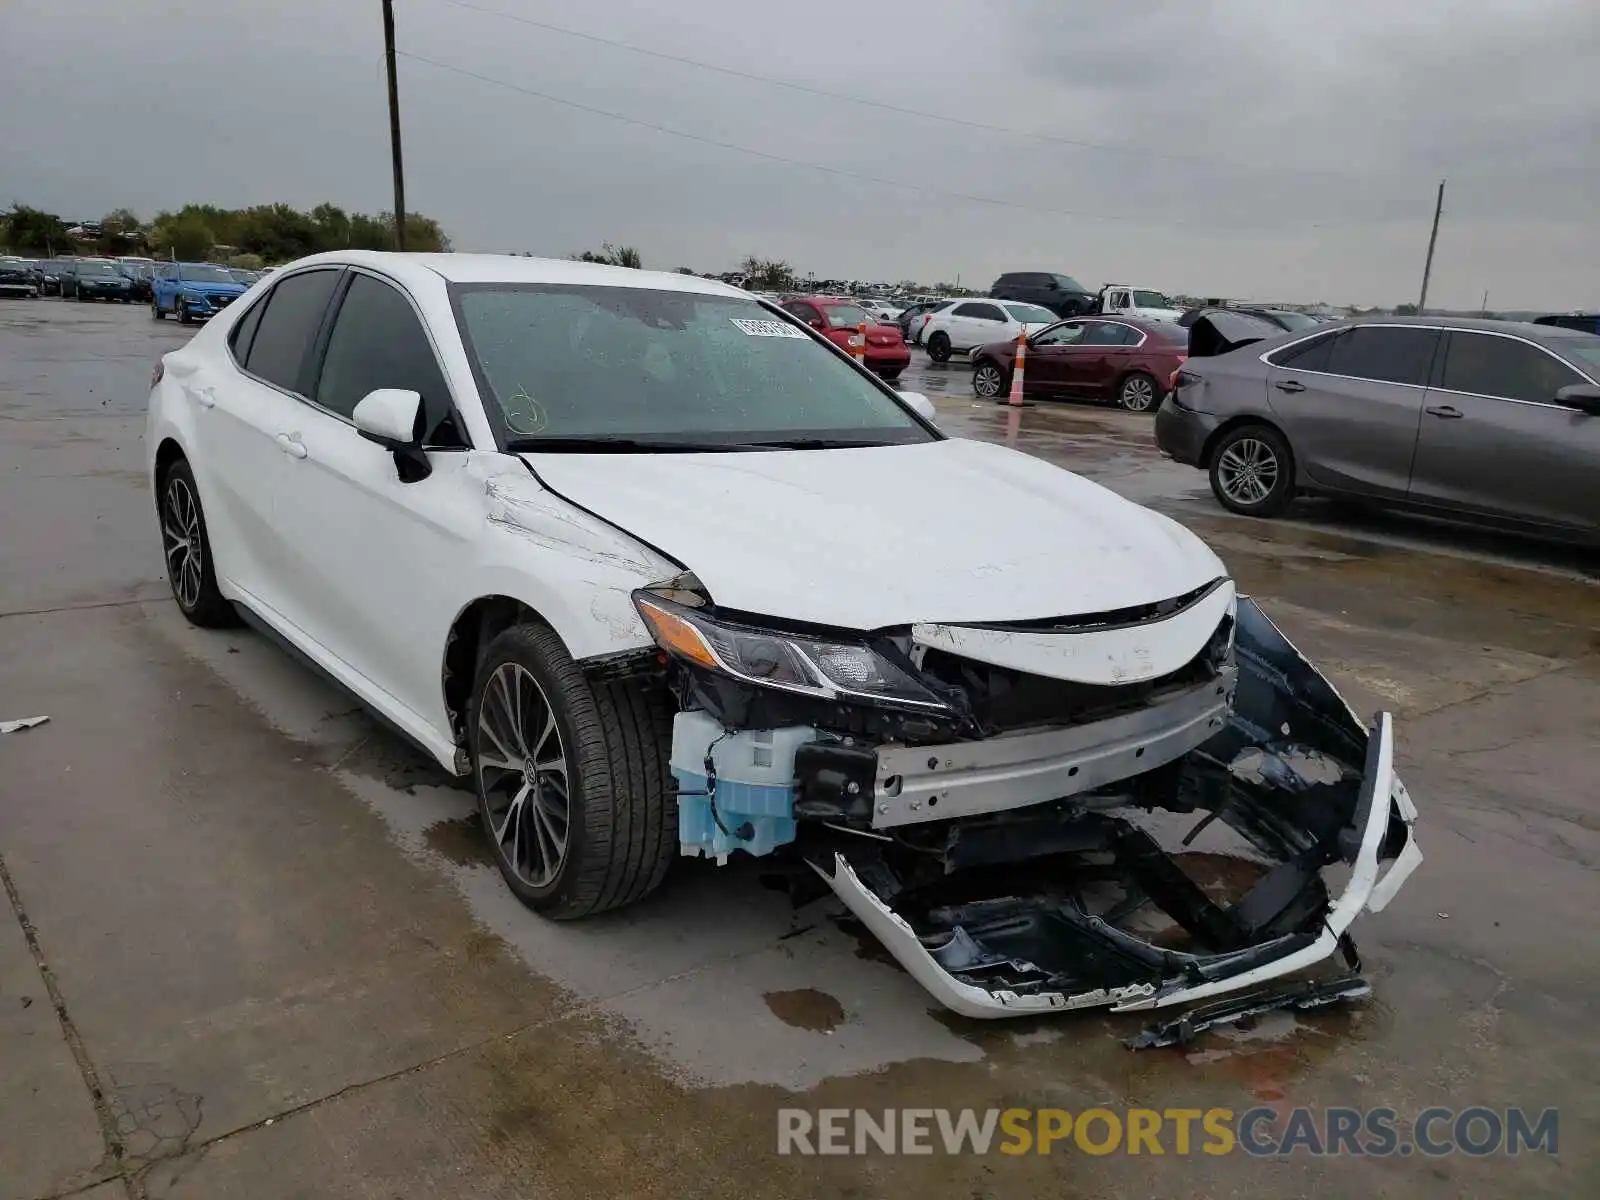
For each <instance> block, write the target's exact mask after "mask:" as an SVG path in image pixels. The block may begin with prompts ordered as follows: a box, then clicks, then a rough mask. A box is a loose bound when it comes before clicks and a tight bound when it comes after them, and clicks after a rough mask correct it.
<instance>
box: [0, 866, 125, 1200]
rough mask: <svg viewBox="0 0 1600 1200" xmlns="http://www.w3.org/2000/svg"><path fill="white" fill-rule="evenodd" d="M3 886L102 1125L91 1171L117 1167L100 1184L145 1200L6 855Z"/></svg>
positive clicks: (0, 881)
mask: <svg viewBox="0 0 1600 1200" xmlns="http://www.w3.org/2000/svg"><path fill="white" fill-rule="evenodd" d="M0 886H3V887H4V888H5V893H6V899H7V900H9V901H10V902H11V911H12V913H13V915H15V917H16V919H17V924H18V925H19V926H21V928H22V936H23V939H24V940H25V941H26V942H27V943H28V953H29V954H31V955H32V956H33V965H34V967H35V969H37V970H38V972H39V976H40V978H41V979H42V980H43V981H44V988H45V992H46V993H47V994H48V995H49V997H50V1003H51V1005H52V1006H53V1007H54V1008H55V1011H56V1020H57V1021H58V1022H59V1023H60V1025H61V1035H62V1037H64V1038H65V1039H66V1042H67V1048H68V1049H69V1050H71V1051H72V1057H73V1059H74V1060H75V1061H76V1062H77V1064H78V1074H79V1075H80V1076H81V1077H82V1078H83V1086H84V1087H85V1088H87V1089H88V1091H89V1099H90V1101H91V1103H93V1105H94V1115H95V1117H96V1119H97V1120H98V1121H99V1122H100V1137H101V1140H102V1141H104V1143H105V1155H104V1157H103V1158H102V1159H101V1161H100V1162H99V1163H97V1164H96V1165H95V1167H94V1168H92V1169H93V1170H95V1171H97V1172H103V1171H104V1170H106V1169H107V1168H108V1167H110V1166H113V1165H114V1166H115V1167H116V1170H114V1171H113V1172H112V1173H111V1174H110V1175H108V1176H106V1177H105V1178H103V1179H101V1180H100V1182H101V1183H104V1182H106V1180H107V1179H114V1178H118V1177H120V1178H121V1179H122V1180H123V1183H124V1186H125V1187H126V1188H127V1190H128V1194H129V1196H130V1197H132V1200H144V1189H143V1188H142V1187H140V1186H139V1185H138V1183H137V1181H136V1180H135V1179H134V1178H133V1177H132V1176H131V1175H130V1174H129V1173H128V1170H127V1165H126V1158H125V1148H124V1146H123V1144H122V1139H121V1137H120V1136H119V1135H118V1133H117V1122H116V1118H115V1116H113V1115H112V1112H111V1105H110V1103H109V1102H108V1101H107V1099H106V1093H105V1088H104V1086H103V1085H102V1084H101V1082H100V1073H99V1071H98V1070H97V1069H96V1068H95V1065H94V1061H93V1060H92V1059H91V1058H90V1057H89V1049H88V1047H87V1046H85V1045H84V1043H83V1037H82V1035H81V1034H79V1032H78V1027H77V1025H76V1024H74V1023H73V1020H72V1014H71V1013H69V1012H68V1011H67V1001H66V998H65V997H64V996H63V995H62V994H61V985H60V984H59V983H58V982H57V980H56V976H55V972H54V971H52V970H51V969H50V964H49V962H47V961H46V960H45V956H44V949H43V947H41V946H40V944H39V931H38V930H37V929H35V928H34V925H33V921H32V920H31V919H30V918H29V916H28V912H27V909H26V908H24V907H23V904H22V894H21V893H20V892H18V891H17V884H16V881H15V880H14V879H12V878H11V869H10V868H9V867H7V866H6V860H5V856H4V855H0ZM69 1194H70V1193H69Z"/></svg>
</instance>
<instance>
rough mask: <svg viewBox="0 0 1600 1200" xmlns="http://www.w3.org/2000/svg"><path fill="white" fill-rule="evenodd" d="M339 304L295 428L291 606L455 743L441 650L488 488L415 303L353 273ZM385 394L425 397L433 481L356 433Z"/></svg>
mask: <svg viewBox="0 0 1600 1200" xmlns="http://www.w3.org/2000/svg"><path fill="white" fill-rule="evenodd" d="M334 306H335V307H334V311H333V315H332V317H331V320H330V322H329V324H328V326H327V327H326V328H325V330H324V333H323V335H322V337H321V338H320V339H319V341H318V345H317V347H316V349H315V350H314V352H313V354H314V367H313V373H312V374H313V382H312V386H311V389H310V391H309V392H308V393H307V396H308V398H305V399H302V400H301V402H300V403H299V405H298V406H297V409H296V411H295V413H294V414H293V418H292V423H291V425H290V427H289V428H287V429H285V430H284V431H283V433H284V435H285V437H286V439H287V442H288V444H289V446H290V448H291V449H290V453H289V459H288V466H289V469H288V479H287V482H286V485H285V486H284V487H283V489H282V490H281V491H280V492H279V495H278V503H277V507H276V513H277V517H278V523H279V528H280V532H281V535H282V537H283V539H284V541H285V542H286V543H287V544H288V545H289V546H290V547H291V548H292V562H291V565H290V571H289V581H288V584H287V586H288V588H289V590H290V591H291V592H292V597H291V599H290V601H289V603H291V604H292V606H293V611H294V612H295V613H296V614H297V620H298V621H299V622H300V624H301V625H302V628H303V629H304V630H305V632H306V633H307V634H308V635H309V636H310V637H312V638H313V639H315V641H317V642H318V643H319V644H320V645H321V646H322V647H324V648H325V650H326V651H327V652H328V653H330V654H331V655H332V656H334V657H336V658H337V659H338V660H340V662H341V663H342V664H343V665H344V666H345V668H347V670H349V671H351V672H353V673H354V674H356V675H357V676H359V677H360V679H361V680H364V681H366V683H367V684H368V685H369V690H371V691H376V692H377V693H379V695H377V696H376V697H374V699H375V700H376V702H377V703H379V705H380V707H382V708H385V709H387V710H388V713H389V715H390V716H391V718H392V719H394V720H396V722H397V723H398V724H400V725H401V726H402V727H403V728H404V727H406V726H408V725H413V724H415V723H421V724H423V725H424V726H426V727H429V728H431V729H433V730H434V731H436V732H437V734H438V736H441V737H444V738H446V739H448V738H449V724H448V719H447V717H446V715H445V711H444V700H443V694H442V691H441V684H440V677H439V654H440V652H441V649H442V647H443V644H444V641H443V639H444V634H445V631H446V630H447V629H449V627H450V622H451V621H452V620H453V619H454V618H455V615H456V614H455V612H454V609H453V605H454V603H455V598H456V596H457V581H458V580H459V579H460V577H461V576H462V574H463V573H464V572H465V571H466V570H467V569H468V566H469V561H470V557H471V554H472V547H473V544H474V543H473V541H472V537H473V535H474V534H475V533H476V532H477V531H478V530H479V529H481V527H482V523H483V484H482V481H481V480H478V481H476V482H474V481H473V480H472V479H470V478H469V477H468V474H467V471H466V464H467V458H468V453H467V452H468V449H469V447H468V443H467V439H466V437H465V435H464V433H463V430H464V428H465V426H464V424H463V422H462V420H461V417H460V413H459V410H458V409H457V407H456V403H455V397H454V395H453V393H452V391H451V388H450V386H449V384H448V382H447V380H446V376H445V373H444V370H443V368H442V367H441V366H440V362H439V356H438V353H437V351H436V349H435V345H434V341H433V338H432V337H431V336H430V333H429V331H428V329H427V326H426V324H425V322H424V320H423V318H422V316H421V311H420V309H419V308H418V307H417V306H416V305H415V304H414V303H413V302H412V299H411V298H410V296H409V295H408V294H407V293H406V292H405V291H403V290H402V289H401V288H400V287H399V285H398V284H396V283H395V282H394V281H392V280H390V279H387V278H385V277H382V276H379V275H377V274H376V273H369V272H367V271H366V270H364V269H358V268H351V269H350V270H349V271H348V273H347V278H346V280H345V282H344V285H343V287H342V288H341V290H340V293H339V294H338V295H336V296H335V299H334ZM379 388H401V389H405V390H407V391H413V392H417V393H418V394H420V395H421V397H422V417H421V421H420V424H421V426H422V429H421V435H422V443H423V447H424V452H425V454H426V457H427V459H428V462H429V466H430V467H431V473H430V474H429V475H428V476H427V477H426V478H423V479H419V480H417V481H415V482H411V483H407V482H402V480H401V478H400V475H399V472H398V471H397V469H396V464H395V458H394V455H393V453H392V452H390V451H388V450H385V449H384V448H383V447H381V446H379V445H377V444H376V443H374V442H371V441H368V440H367V439H366V438H364V437H362V436H361V434H360V432H359V431H358V430H357V429H356V427H355V422H354V415H353V414H354V412H355V408H356V405H357V404H359V403H360V402H361V400H362V399H363V398H365V397H366V396H367V395H368V394H369V393H371V392H373V391H375V390H377V389H379ZM361 690H362V689H361V688H360V687H357V691H358V692H360V691H361Z"/></svg>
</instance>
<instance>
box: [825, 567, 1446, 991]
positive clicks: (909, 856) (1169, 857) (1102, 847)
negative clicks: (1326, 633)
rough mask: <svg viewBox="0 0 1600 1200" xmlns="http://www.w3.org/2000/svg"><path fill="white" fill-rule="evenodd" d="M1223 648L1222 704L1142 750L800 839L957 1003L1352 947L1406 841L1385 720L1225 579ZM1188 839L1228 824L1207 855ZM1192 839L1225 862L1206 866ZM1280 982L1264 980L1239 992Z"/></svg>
mask: <svg viewBox="0 0 1600 1200" xmlns="http://www.w3.org/2000/svg"><path fill="white" fill-rule="evenodd" d="M1236 655H1237V662H1238V667H1239V679H1238V686H1237V692H1236V697H1235V703H1234V705H1233V709H1232V711H1231V713H1230V714H1229V715H1228V718H1227V721H1226V724H1225V725H1224V726H1223V727H1222V728H1221V729H1219V730H1218V731H1217V732H1215V733H1214V734H1213V735H1212V736H1211V737H1210V738H1209V739H1208V740H1206V741H1205V742H1204V743H1203V744H1202V745H1200V746H1198V747H1197V748H1196V749H1194V750H1193V751H1191V752H1190V753H1188V754H1186V755H1184V756H1183V757H1182V758H1180V759H1177V760H1175V761H1174V762H1173V763H1171V764H1169V765H1168V766H1166V767H1164V768H1161V769H1158V770H1156V771H1152V772H1146V773H1145V774H1143V775H1140V776H1136V777H1134V778H1132V779H1127V780H1123V781H1121V782H1119V783H1117V784H1114V785H1110V786H1107V787H1104V788H1100V789H1097V790H1095V791H1092V792H1088V793H1085V794H1082V795H1079V796H1076V797H1074V798H1073V799H1071V800H1069V801H1065V802H1061V803H1058V804H1053V805H1048V804H1047V805H1036V806H1033V807H1031V808H1026V809H1021V810H1019V811H1017V812H1015V813H998V814H991V815H989V816H986V817H984V818H981V819H979V818H969V819H967V820H964V821H953V822H945V823H944V824H942V825H923V826H918V827H916V828H914V829H910V830H906V831H904V832H903V834H902V836H900V837H899V838H898V839H897V840H895V841H893V842H890V843H881V842H880V843H871V844H855V845H850V846H846V847H843V848H837V847H835V848H832V849H831V853H829V854H827V855H816V854H812V855H809V856H808V860H809V861H810V862H811V864H812V866H813V867H814V868H815V869H816V870H817V872H818V873H819V874H820V875H821V876H822V877H823V878H824V879H826V880H827V881H828V883H829V884H830V885H831V886H832V888H833V890H834V891H835V893H836V894H837V895H838V896H839V897H840V898H841V899H842V900H843V901H844V903H845V904H846V906H847V907H848V908H849V909H850V911H851V912H852V913H853V914H854V915H855V916H856V917H857V918H858V919H859V920H860V921H861V922H862V923H863V924H864V925H865V926H866V927H867V928H868V929H869V930H871V931H872V933H873V934H874V935H875V936H876V937H878V938H879V940H881V941H882V942H883V943H884V945H885V946H886V947H887V948H888V950H889V951H890V952H891V953H892V954H893V955H894V957H895V958H896V959H897V960H898V961H899V962H900V964H901V965H902V966H904V967H905V969H906V970H907V971H908V972H910V973H911V975H912V976H913V977H914V978H916V979H917V980H918V981H919V982H920V983H922V984H923V986H924V987H926V988H927V989H928V990H929V991H930V992H932V993H933V995H934V996H935V997H936V998H937V999H938V1000H940V1002H941V1003H943V1004H944V1005H945V1006H946V1007H948V1008H951V1009H952V1010H954V1011H956V1012H959V1013H962V1014H964V1015H967V1016H971V1017H980V1018H994V1017H1008V1016H1020V1015H1025V1014H1029V1013H1039V1012H1053V1011H1064V1010H1069V1009H1074V1008H1084V1007H1097V1006H1111V1007H1113V1008H1115V1009H1116V1010H1119V1011H1125V1010H1136V1009H1146V1008H1161V1007H1169V1006H1173V1005H1178V1004H1185V1003H1189V1002H1193V1001H1199V1000H1205V999H1209V998H1211V997H1214V996H1218V995H1222V994H1225V993H1236V992H1239V991H1242V990H1252V989H1257V988H1259V987H1260V986H1261V985H1262V984H1265V983H1268V982H1269V981H1272V980H1275V979H1279V978H1281V977H1282V976H1285V975H1288V974H1291V973H1294V972H1298V971H1300V970H1303V969H1305V968H1307V967H1311V966H1314V965H1316V964H1318V963H1320V962H1322V961H1323V960H1326V959H1328V958H1330V957H1332V956H1333V955H1335V954H1336V953H1338V952H1339V951H1340V950H1341V948H1343V949H1344V950H1345V952H1346V954H1347V956H1348V957H1353V955H1354V949H1353V945H1352V944H1351V943H1350V941H1349V938H1348V934H1347V931H1348V929H1349V927H1350V925H1351V923H1352V922H1353V921H1354V919H1355V917H1356V916H1357V915H1358V914H1359V913H1360V912H1362V911H1363V910H1366V909H1369V908H1376V907H1381V906H1382V905H1383V904H1385V903H1387V902H1388V900H1389V899H1390V898H1392V896H1393V895H1394V893H1395V892H1396V891H1398V889H1399V887H1400V885H1401V884H1402V883H1403V882H1404V880H1405V878H1406V876H1408V875H1409V874H1410V872H1411V871H1412V870H1413V869H1414V868H1415V866H1416V865H1417V863H1418V862H1419V861H1420V859H1421V852H1420V850H1418V848H1417V845H1416V842H1415V838H1414V833H1413V828H1412V826H1413V823H1414V821H1415V816H1416V810H1415V808H1414V806H1413V805H1412V802H1411V800H1410V797H1409V796H1408V795H1407V793H1406V791H1405V789H1404V787H1403V785H1401V784H1400V783H1399V781H1398V780H1397V779H1396V778H1395V776H1394V747H1393V725H1392V721H1391V719H1390V717H1389V716H1388V714H1379V716H1378V718H1377V719H1376V721H1375V722H1374V724H1373V725H1372V727H1371V728H1370V729H1369V728H1366V727H1364V726H1363V725H1362V723H1361V722H1360V721H1359V720H1358V719H1357V718H1356V717H1355V715H1354V713H1353V712H1352V711H1351V710H1350V708H1349V706H1348V705H1346V704H1345V703H1344V701H1343V700H1342V699H1341V698H1340V697H1339V695H1338V694H1337V692H1335V690H1334V689H1333V687H1332V686H1331V685H1330V684H1329V683H1328V681H1327V680H1326V679H1325V678H1323V676H1321V675H1320V674H1319V673H1318V672H1317V671H1316V670H1315V669H1314V668H1313V667H1312V666H1311V665H1310V664H1309V663H1308V662H1307V661H1306V660H1305V659H1304V657H1303V656H1301V655H1300V653H1299V652H1298V651H1297V650H1296V649H1295V648H1294V646H1293V645H1292V644H1290V642H1289V641H1288V639H1286V638H1285V637H1284V636H1283V635H1282V633H1281V632H1279V631H1278V629H1277V628H1276V626H1274V625H1273V624H1272V622H1271V621H1270V620H1268V619H1267V618H1266V616H1265V615H1264V614H1263V613H1262V612H1261V611H1260V609H1259V608H1257V607H1256V605H1255V604H1254V603H1253V602H1251V601H1249V600H1248V599H1245V598H1241V599H1240V602H1239V608H1238V630H1237V642H1236ZM1196 818H1198V820H1196ZM1179 820H1182V821H1183V822H1184V823H1185V824H1186V825H1188V827H1189V828H1188V832H1187V834H1186V835H1184V837H1183V838H1182V839H1181V840H1178V839H1174V838H1171V837H1169V838H1168V839H1167V842H1166V843H1165V844H1164V843H1163V842H1162V840H1161V839H1160V837H1159V836H1158V835H1159V833H1160V832H1161V829H1160V826H1161V825H1162V824H1163V823H1165V824H1166V825H1168V826H1171V825H1172V824H1173V823H1174V822H1176V821H1179ZM1199 839H1210V840H1213V841H1226V840H1228V839H1231V840H1232V842H1233V843H1234V845H1233V847H1232V848H1231V853H1230V854H1229V855H1228V856H1226V857H1223V856H1216V855H1212V856H1208V855H1207V854H1206V853H1205V852H1204V851H1201V850H1198V849H1196V848H1195V846H1196V844H1197V842H1198V840H1199ZM1197 860H1198V861H1202V862H1206V863H1211V864H1212V865H1217V864H1221V865H1226V866H1228V867H1230V869H1234V868H1236V869H1234V870H1233V874H1234V878H1232V879H1230V880H1219V879H1208V878H1206V872H1205V871H1203V870H1200V869H1197V867H1196V865H1195V864H1196V862H1197ZM1385 863H1387V864H1388V871H1387V874H1384V873H1383V866H1384V864H1385ZM1341 874H1342V875H1345V876H1346V878H1345V880H1344V883H1343V886H1342V888H1341V889H1340V890H1338V893H1337V897H1336V898H1335V897H1334V895H1333V894H1332V893H1331V891H1330V886H1331V881H1332V880H1334V879H1336V878H1337V877H1338V876H1339V875H1341ZM1336 990H1339V994H1340V995H1346V996H1347V995H1353V994H1355V993H1356V992H1357V991H1359V989H1358V988H1356V987H1355V986H1354V985H1353V984H1351V985H1348V986H1345V987H1342V989H1336ZM1302 996H1303V993H1302V991H1301V990H1300V989H1298V988H1294V987H1290V988H1283V987H1281V986H1280V987H1279V988H1278V989H1277V990H1276V991H1275V992H1271V993H1264V994H1263V996H1261V997H1258V998H1257V1000H1256V1001H1255V1002H1256V1003H1258V1004H1268V1005H1269V1006H1275V1005H1273V1004H1271V1003H1269V1002H1270V1001H1272V1000H1273V997H1276V998H1277V1000H1276V1003H1278V1004H1293V1003H1296V1002H1297V997H1302Z"/></svg>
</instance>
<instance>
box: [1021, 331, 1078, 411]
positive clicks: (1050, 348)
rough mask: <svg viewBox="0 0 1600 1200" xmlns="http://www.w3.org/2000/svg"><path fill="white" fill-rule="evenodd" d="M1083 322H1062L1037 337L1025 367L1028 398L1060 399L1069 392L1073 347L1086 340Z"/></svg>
mask: <svg viewBox="0 0 1600 1200" xmlns="http://www.w3.org/2000/svg"><path fill="white" fill-rule="evenodd" d="M1083 326H1084V323H1083V322H1082V321H1062V322H1060V323H1059V324H1056V325H1052V326H1050V327H1049V328H1048V329H1043V330H1040V331H1039V332H1038V333H1036V334H1034V336H1033V339H1032V340H1031V341H1030V342H1029V343H1028V356H1027V358H1026V359H1025V360H1024V365H1023V389H1024V392H1025V393H1026V394H1028V395H1032V394H1033V393H1035V392H1037V393H1038V394H1039V395H1041V396H1059V395H1061V394H1062V393H1064V392H1066V391H1067V390H1068V389H1067V363H1068V360H1069V357H1070V355H1071V352H1072V347H1074V346H1075V345H1077V343H1078V339H1080V338H1081V337H1083Z"/></svg>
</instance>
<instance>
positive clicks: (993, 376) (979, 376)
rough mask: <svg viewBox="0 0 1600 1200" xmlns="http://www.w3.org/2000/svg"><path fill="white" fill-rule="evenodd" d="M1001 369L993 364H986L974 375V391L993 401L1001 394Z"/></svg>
mask: <svg viewBox="0 0 1600 1200" xmlns="http://www.w3.org/2000/svg"><path fill="white" fill-rule="evenodd" d="M1001 382H1002V380H1001V378H1000V368H999V367H997V366H995V365H994V364H993V363H984V364H983V365H982V366H980V367H979V368H978V369H977V370H976V371H974V372H973V374H972V390H973V391H975V392H977V393H978V395H980V396H983V397H985V398H987V399H991V400H992V399H993V398H994V397H996V396H998V395H999V394H1000V385H1001Z"/></svg>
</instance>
